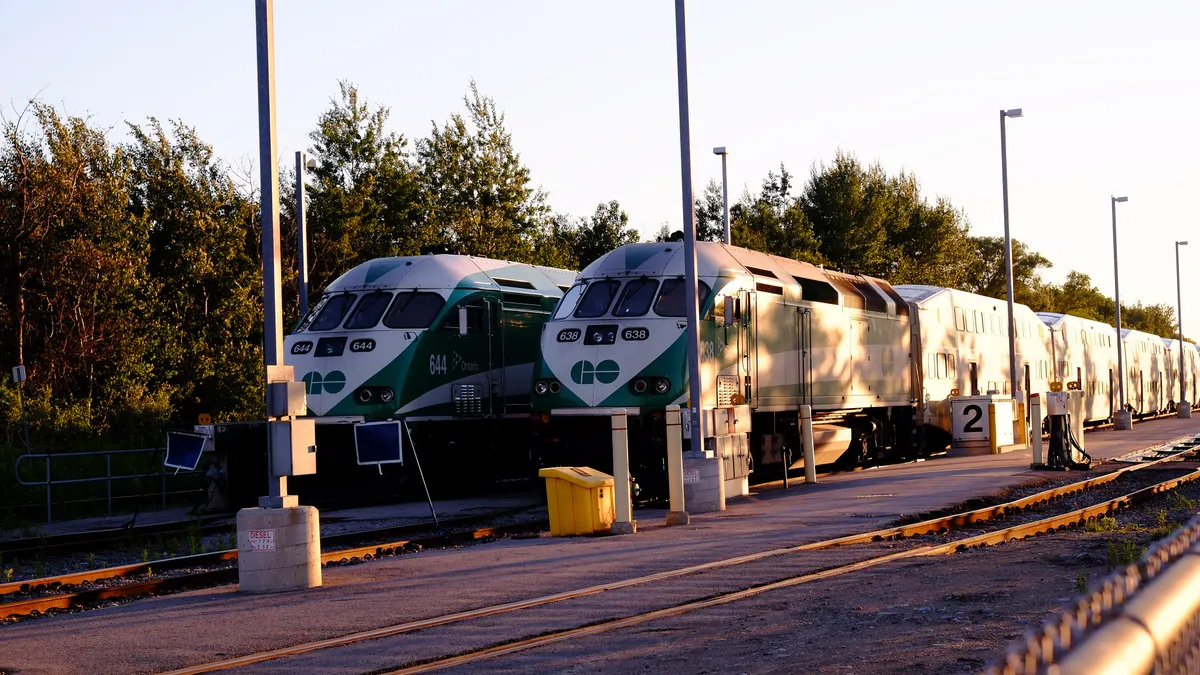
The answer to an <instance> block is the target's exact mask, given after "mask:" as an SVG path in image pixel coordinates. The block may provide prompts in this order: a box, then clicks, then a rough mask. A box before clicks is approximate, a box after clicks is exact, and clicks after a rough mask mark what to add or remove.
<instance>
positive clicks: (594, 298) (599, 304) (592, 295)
mask: <svg viewBox="0 0 1200 675" xmlns="http://www.w3.org/2000/svg"><path fill="white" fill-rule="evenodd" d="M619 288H621V282H619V281H616V280H613V279H607V280H605V281H597V282H595V283H593V284H592V285H590V286H588V287H587V290H586V291H584V293H583V298H581V299H580V300H579V307H578V308H576V309H575V318H577V319H594V318H596V317H598V316H604V315H605V314H607V313H608V306H609V305H611V304H612V301H613V298H615V297H617V290H618V289H619Z"/></svg>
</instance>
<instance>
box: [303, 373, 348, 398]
mask: <svg viewBox="0 0 1200 675" xmlns="http://www.w3.org/2000/svg"><path fill="white" fill-rule="evenodd" d="M300 379H301V380H303V381H304V384H305V385H307V387H308V395H309V396H314V395H316V394H322V393H325V394H336V393H338V392H339V391H341V390H343V389H345V388H346V374H345V373H343V372H342V371H340V370H331V371H329V372H328V373H325V376H324V377H322V376H321V374H320V373H318V372H315V371H314V372H311V373H308V374H307V375H305V376H304V377H302V378H300Z"/></svg>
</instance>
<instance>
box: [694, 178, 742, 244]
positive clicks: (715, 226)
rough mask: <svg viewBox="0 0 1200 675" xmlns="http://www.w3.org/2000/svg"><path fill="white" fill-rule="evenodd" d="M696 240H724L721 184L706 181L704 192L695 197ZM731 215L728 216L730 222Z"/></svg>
mask: <svg viewBox="0 0 1200 675" xmlns="http://www.w3.org/2000/svg"><path fill="white" fill-rule="evenodd" d="M695 209H696V241H724V240H725V193H724V191H723V190H722V189H721V184H720V183H718V182H717V181H715V180H710V181H708V185H705V186H704V192H702V193H700V196H699V197H696V205H695ZM732 221H733V217H732V216H730V223H731V224H732Z"/></svg>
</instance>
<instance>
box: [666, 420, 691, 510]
mask: <svg viewBox="0 0 1200 675" xmlns="http://www.w3.org/2000/svg"><path fill="white" fill-rule="evenodd" d="M679 417H680V415H679V406H677V405H669V406H667V483H668V485H669V486H670V492H671V510H670V511H668V512H667V525H668V526H670V525H687V524H688V523H690V522H691V521H692V519H691V516H689V515H688V512H687V510H686V509H685V502H684V496H683V429H682V428H681V427H680V420H679Z"/></svg>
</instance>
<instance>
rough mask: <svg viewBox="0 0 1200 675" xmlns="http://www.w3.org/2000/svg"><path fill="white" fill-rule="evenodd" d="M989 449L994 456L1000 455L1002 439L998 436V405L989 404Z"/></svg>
mask: <svg viewBox="0 0 1200 675" xmlns="http://www.w3.org/2000/svg"><path fill="white" fill-rule="evenodd" d="M988 449H989V450H990V451H991V453H992V454H993V455H998V454H1000V439H999V438H997V434H996V404H995V403H988Z"/></svg>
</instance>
